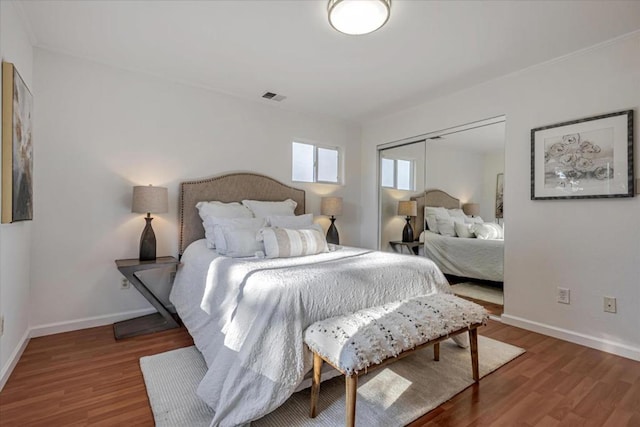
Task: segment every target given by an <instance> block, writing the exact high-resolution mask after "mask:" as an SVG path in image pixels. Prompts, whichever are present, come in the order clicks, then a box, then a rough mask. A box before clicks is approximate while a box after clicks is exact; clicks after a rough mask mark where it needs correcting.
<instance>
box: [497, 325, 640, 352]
mask: <svg viewBox="0 0 640 427" xmlns="http://www.w3.org/2000/svg"><path fill="white" fill-rule="evenodd" d="M502 323H504V324H505V325H511V326H517V327H519V328H522V329H526V330H529V331H533V332H538V333H540V334H543V335H548V336H551V337H554V338H558V339H561V340H564V341H569V342H572V343H575V344H580V345H584V346H586V347H591V348H595V349H596V350H601V351H604V352H607V353H611V354H615V355H618V356H622V357H626V358H627V359H632V360H637V361H640V348H638V347H632V346H629V345H626V344H621V343H618V342H614V341H609V340H606V339H602V338H598V337H594V336H591V335H586V334H582V333H580V332H575V331H570V330H568V329H562V328H558V327H556V326H551V325H547V324H544V323H539V322H534V321H532V320H527V319H523V318H521V317H517V316H511V315H508V314H503V315H502Z"/></svg>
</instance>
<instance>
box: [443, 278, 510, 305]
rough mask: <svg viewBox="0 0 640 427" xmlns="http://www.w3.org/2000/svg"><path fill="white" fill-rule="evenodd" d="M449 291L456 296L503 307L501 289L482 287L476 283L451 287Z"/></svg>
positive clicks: (464, 283)
mask: <svg viewBox="0 0 640 427" xmlns="http://www.w3.org/2000/svg"><path fill="white" fill-rule="evenodd" d="M451 290H453V293H454V294H456V295H460V296H462V297H469V298H473V299H476V300H480V301H487V302H491V303H493V304H498V305H504V294H503V292H502V289H499V288H495V287H492V286H482V285H478V284H476V283H471V282H463V283H457V284H455V285H451Z"/></svg>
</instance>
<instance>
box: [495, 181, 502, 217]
mask: <svg viewBox="0 0 640 427" xmlns="http://www.w3.org/2000/svg"><path fill="white" fill-rule="evenodd" d="M503 196H504V174H503V173H499V174H498V178H497V179H496V219H502V218H504V203H503Z"/></svg>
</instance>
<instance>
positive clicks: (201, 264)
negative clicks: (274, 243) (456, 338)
mask: <svg viewBox="0 0 640 427" xmlns="http://www.w3.org/2000/svg"><path fill="white" fill-rule="evenodd" d="M182 261H183V266H182V267H181V268H180V270H179V271H178V274H177V275H176V280H175V283H174V287H173V291H172V293H171V301H172V302H173V304H174V305H175V307H176V309H177V311H178V314H179V315H180V317H181V318H182V320H183V322H184V323H185V325H186V326H187V328H188V329H189V331H190V333H191V335H192V336H193V338H194V342H195V344H196V346H197V347H198V349H199V350H200V351H201V352H202V354H203V356H204V358H205V360H206V363H207V366H208V368H209V369H208V371H207V374H206V375H205V377H204V378H203V379H202V381H201V383H200V385H199V387H198V395H199V396H200V397H201V398H202V399H203V400H204V401H205V402H206V403H207V404H208V405H209V406H211V407H212V408H213V409H214V410H215V416H214V419H213V421H212V424H211V425H212V426H236V425H241V424H244V423H247V422H249V421H252V420H255V419H258V418H260V417H262V416H263V415H265V414H267V413H269V412H271V411H272V410H274V409H275V408H277V407H278V406H280V405H281V404H282V403H283V402H284V401H285V400H286V399H287V398H288V397H289V396H290V395H291V394H292V393H293V391H294V390H295V389H296V387H297V386H298V384H299V383H300V382H301V381H302V379H303V377H304V374H305V373H306V372H307V371H308V370H309V369H310V368H311V366H312V360H311V357H310V354H309V352H308V350H306V349H305V347H304V343H303V332H304V330H305V328H306V327H307V326H309V325H310V324H311V323H313V322H315V321H318V320H322V319H326V318H328V317H332V316H336V315H340V314H346V313H350V312H353V311H356V310H359V309H362V308H365V307H371V306H376V305H381V304H384V303H387V302H391V301H396V300H399V299H403V298H407V297H410V296H415V295H428V294H433V293H438V292H450V290H449V285H448V283H447V281H446V279H445V277H444V275H443V274H442V273H441V272H440V270H439V269H438V268H437V267H436V266H435V265H434V264H433V262H431V261H430V260H428V259H426V258H419V257H410V256H405V255H395V254H389V253H382V252H374V251H366V250H362V249H355V248H343V249H341V250H338V251H335V252H331V253H325V254H320V255H313V256H308V257H301V258H289V259H271V260H266V259H255V258H244V259H237V258H235V259H234V258H227V257H221V256H217V255H216V254H215V251H212V250H210V249H206V246H205V244H204V240H201V241H198V242H194V243H193V244H192V245H190V246H189V248H187V250H186V251H185V253H184V256H183V258H182Z"/></svg>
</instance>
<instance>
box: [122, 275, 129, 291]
mask: <svg viewBox="0 0 640 427" xmlns="http://www.w3.org/2000/svg"><path fill="white" fill-rule="evenodd" d="M130 287H131V283H129V281H128V280H127V279H126V278H124V277H123V278H122V281H121V282H120V289H129V288H130Z"/></svg>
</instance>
